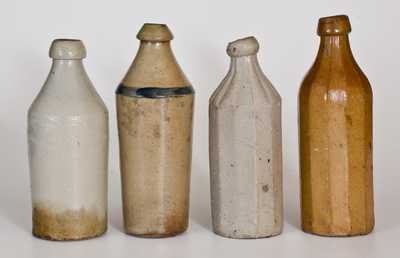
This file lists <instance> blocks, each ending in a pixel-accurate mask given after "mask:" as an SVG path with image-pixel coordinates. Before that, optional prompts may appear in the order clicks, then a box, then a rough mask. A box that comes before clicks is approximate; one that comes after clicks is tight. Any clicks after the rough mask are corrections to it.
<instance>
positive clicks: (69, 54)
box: [49, 39, 86, 60]
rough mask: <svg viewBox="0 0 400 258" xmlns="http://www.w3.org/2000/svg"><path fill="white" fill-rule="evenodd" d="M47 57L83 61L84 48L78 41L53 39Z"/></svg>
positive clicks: (84, 55)
mask: <svg viewBox="0 0 400 258" xmlns="http://www.w3.org/2000/svg"><path fill="white" fill-rule="evenodd" d="M49 56H50V57H51V58H53V59H67V60H68V59H83V58H85V57H86V48H85V46H84V45H83V42H82V41H81V40H79V39H55V40H53V42H52V43H51V47H50V51H49Z"/></svg>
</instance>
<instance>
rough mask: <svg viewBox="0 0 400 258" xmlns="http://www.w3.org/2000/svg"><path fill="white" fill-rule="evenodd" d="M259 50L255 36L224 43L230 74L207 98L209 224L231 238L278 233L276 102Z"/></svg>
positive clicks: (279, 167) (278, 124) (278, 101)
mask: <svg viewBox="0 0 400 258" xmlns="http://www.w3.org/2000/svg"><path fill="white" fill-rule="evenodd" d="M258 48H259V45H258V42H257V40H256V39H255V38H254V37H249V38H244V39H239V40H237V41H234V42H231V43H229V45H228V48H227V52H228V55H229V56H230V57H231V65H230V69H229V72H228V74H227V75H226V77H225V79H224V80H223V81H222V83H221V84H220V86H219V87H218V88H217V90H216V91H215V92H214V93H213V95H212V96H211V98H210V105H209V112H210V124H209V126H210V169H211V170H210V173H211V177H210V178H211V208H212V221H213V228H214V232H215V233H217V234H219V235H222V236H225V237H230V238H261V237H269V236H274V235H278V234H280V233H281V231H282V215H283V214H282V210H283V209H282V143H281V138H282V133H281V98H280V96H279V93H278V92H277V91H276V90H275V88H274V87H273V86H272V84H271V83H270V81H269V80H268V79H267V78H266V76H265V75H264V73H263V72H262V70H261V68H260V66H259V64H258V60H257V52H258Z"/></svg>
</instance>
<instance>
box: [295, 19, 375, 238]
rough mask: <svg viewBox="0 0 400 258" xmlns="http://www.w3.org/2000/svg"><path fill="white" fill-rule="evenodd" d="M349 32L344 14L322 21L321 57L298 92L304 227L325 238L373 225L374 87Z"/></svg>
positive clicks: (368, 229)
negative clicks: (353, 49)
mask: <svg viewBox="0 0 400 258" xmlns="http://www.w3.org/2000/svg"><path fill="white" fill-rule="evenodd" d="M350 31H351V27H350V22H349V19H348V17H347V16H345V15H340V16H332V17H325V18H321V19H320V20H319V24H318V35H319V36H320V37H321V42H320V47H319V51H318V55H317V58H316V60H315V62H314V65H313V66H312V67H311V70H310V71H309V72H308V74H307V75H306V77H305V79H304V81H303V83H302V85H301V89H300V94H299V129H300V132H299V136H300V167H301V169H300V173H301V210H302V227H303V230H304V231H305V232H309V233H314V234H318V235H323V236H354V235H364V234H368V233H370V232H371V231H372V229H373V227H374V208H373V183H372V89H371V86H370V84H369V82H368V79H367V77H366V76H365V75H364V74H363V72H362V71H361V69H360V68H359V66H358V65H357V63H356V61H355V60H354V57H353V55H352V53H351V49H350V44H349V38H348V34H349V33H350Z"/></svg>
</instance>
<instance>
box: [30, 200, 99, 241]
mask: <svg viewBox="0 0 400 258" xmlns="http://www.w3.org/2000/svg"><path fill="white" fill-rule="evenodd" d="M32 222H33V229H32V234H33V235H34V236H36V237H38V238H42V239H47V240H54V241H67V240H83V239H88V238H94V237H97V236H100V235H102V234H104V233H105V232H106V231H107V218H103V219H100V218H99V217H98V216H97V214H96V213H95V212H91V211H88V210H86V209H83V208H82V209H80V210H66V211H63V212H58V211H55V210H54V209H52V208H47V207H46V208H45V207H40V206H35V207H34V208H33V214H32Z"/></svg>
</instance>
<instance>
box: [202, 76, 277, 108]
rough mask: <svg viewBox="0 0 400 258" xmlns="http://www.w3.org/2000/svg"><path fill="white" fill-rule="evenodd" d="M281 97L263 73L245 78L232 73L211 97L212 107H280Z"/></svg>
mask: <svg viewBox="0 0 400 258" xmlns="http://www.w3.org/2000/svg"><path fill="white" fill-rule="evenodd" d="M280 102H281V97H280V95H279V93H278V91H277V90H276V89H275V87H274V86H273V85H272V83H271V82H270V81H269V80H268V79H267V78H266V76H265V75H264V74H262V73H257V74H253V75H252V76H247V77H243V76H240V75H237V74H235V73H234V72H232V71H230V72H228V74H227V75H226V77H225V78H224V79H223V81H222V82H221V83H220V85H219V86H218V87H217V89H216V90H215V91H214V93H213V94H212V95H211V97H210V100H209V103H210V106H215V107H222V106H238V105H239V106H251V105H255V106H256V105H280Z"/></svg>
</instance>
